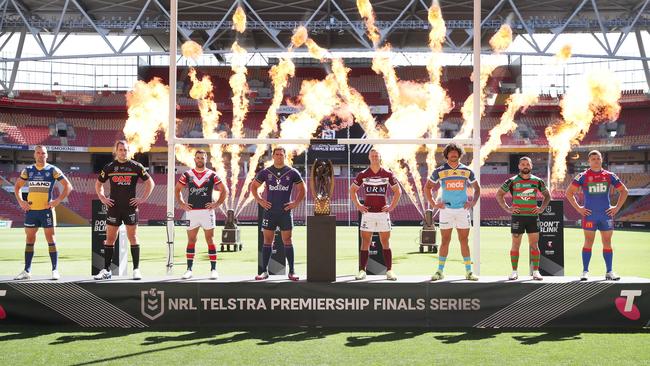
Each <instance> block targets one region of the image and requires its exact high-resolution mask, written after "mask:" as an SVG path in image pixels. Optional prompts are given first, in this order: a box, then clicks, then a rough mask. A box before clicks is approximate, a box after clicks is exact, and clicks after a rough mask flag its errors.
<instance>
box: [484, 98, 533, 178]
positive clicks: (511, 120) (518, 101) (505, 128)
mask: <svg viewBox="0 0 650 366" xmlns="http://www.w3.org/2000/svg"><path fill="white" fill-rule="evenodd" d="M537 99H538V97H537V95H535V94H521V93H517V94H513V95H511V96H510V97H508V100H507V101H506V105H507V106H508V108H507V109H506V111H505V112H503V115H501V120H500V121H499V124H497V125H496V126H494V127H493V128H492V129H491V130H490V137H489V138H488V140H487V142H486V143H485V144H484V145H483V146H482V147H481V152H480V155H481V156H480V159H481V160H480V162H481V166H483V164H485V160H487V157H488V156H490V153H492V152H493V151H495V150H496V149H497V148H498V147H499V146H500V145H501V136H503V135H505V134H507V133H511V132H514V131H515V130H516V129H517V123H515V115H516V114H517V112H518V111H519V110H521V112H522V113H525V112H526V109H527V108H528V107H529V106H530V105H533V104H535V103H537Z"/></svg>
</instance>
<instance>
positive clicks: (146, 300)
mask: <svg viewBox="0 0 650 366" xmlns="http://www.w3.org/2000/svg"><path fill="white" fill-rule="evenodd" d="M140 311H141V312H142V315H144V316H145V317H146V318H147V319H149V320H156V319H158V318H159V317H161V316H162V315H163V314H164V313H165V291H157V290H156V289H155V288H152V289H150V290H148V291H142V292H140Z"/></svg>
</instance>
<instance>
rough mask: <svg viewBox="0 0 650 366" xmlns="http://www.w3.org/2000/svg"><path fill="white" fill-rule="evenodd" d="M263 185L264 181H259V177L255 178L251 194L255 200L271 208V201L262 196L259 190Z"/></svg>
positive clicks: (266, 207)
mask: <svg viewBox="0 0 650 366" xmlns="http://www.w3.org/2000/svg"><path fill="white" fill-rule="evenodd" d="M261 186H262V182H260V181H258V180H257V179H255V180H253V183H251V194H252V195H253V198H254V199H255V202H257V204H258V205H260V206H262V207H264V208H265V209H267V210H268V209H270V208H271V202H269V201H267V200H265V199H264V198H262V197H260V192H259V191H258V190H259V189H260V187H261Z"/></svg>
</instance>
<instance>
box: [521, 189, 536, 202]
mask: <svg viewBox="0 0 650 366" xmlns="http://www.w3.org/2000/svg"><path fill="white" fill-rule="evenodd" d="M518 195H519V197H521V199H522V200H525V201H528V200H530V199H533V198H535V197H536V196H537V195H536V194H535V189H534V188H529V189H527V190H525V191H523V192H520V193H519V194H518Z"/></svg>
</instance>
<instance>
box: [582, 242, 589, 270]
mask: <svg viewBox="0 0 650 366" xmlns="http://www.w3.org/2000/svg"><path fill="white" fill-rule="evenodd" d="M590 260H591V248H584V247H583V248H582V270H583V271H584V272H589V261H590Z"/></svg>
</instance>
